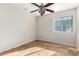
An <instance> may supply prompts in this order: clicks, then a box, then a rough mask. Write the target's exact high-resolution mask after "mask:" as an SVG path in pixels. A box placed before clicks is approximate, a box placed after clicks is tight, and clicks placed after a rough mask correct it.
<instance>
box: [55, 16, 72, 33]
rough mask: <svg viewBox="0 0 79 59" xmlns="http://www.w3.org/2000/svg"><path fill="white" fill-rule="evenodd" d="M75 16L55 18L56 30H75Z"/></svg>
mask: <svg viewBox="0 0 79 59" xmlns="http://www.w3.org/2000/svg"><path fill="white" fill-rule="evenodd" d="M72 23H73V16H64V17H58V18H55V20H54V31H56V32H73V24H72Z"/></svg>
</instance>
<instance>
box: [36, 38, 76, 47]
mask: <svg viewBox="0 0 79 59" xmlns="http://www.w3.org/2000/svg"><path fill="white" fill-rule="evenodd" d="M37 40H42V39H37ZM42 41H47V42H51V43H58V44H63V45H67V46H72V47H76V45H72V44H67V43H62V42H56V41H49V40H42Z"/></svg>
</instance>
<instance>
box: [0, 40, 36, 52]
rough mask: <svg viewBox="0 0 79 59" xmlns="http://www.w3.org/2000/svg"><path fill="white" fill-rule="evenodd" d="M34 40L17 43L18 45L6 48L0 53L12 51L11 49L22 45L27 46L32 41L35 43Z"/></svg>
mask: <svg viewBox="0 0 79 59" xmlns="http://www.w3.org/2000/svg"><path fill="white" fill-rule="evenodd" d="M35 40H36V39H32V40H30V41H27V42H26V41H25V42H22V43H19V44H13V46H12V47H10V48H7V49H5V50H3V51H0V53H2V52H4V51H8V50H10V49H13V48H16V47H18V46H21V45H24V44H28V43H30V42H32V41H35Z"/></svg>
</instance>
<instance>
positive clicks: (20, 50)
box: [0, 40, 77, 56]
mask: <svg viewBox="0 0 79 59" xmlns="http://www.w3.org/2000/svg"><path fill="white" fill-rule="evenodd" d="M76 55H77V50H76V48H75V47H74V46H68V45H63V44H58V43H50V42H47V41H40V40H36V41H33V42H30V43H28V44H24V45H22V46H19V47H16V48H13V49H10V50H8V51H5V52H2V53H0V56H76Z"/></svg>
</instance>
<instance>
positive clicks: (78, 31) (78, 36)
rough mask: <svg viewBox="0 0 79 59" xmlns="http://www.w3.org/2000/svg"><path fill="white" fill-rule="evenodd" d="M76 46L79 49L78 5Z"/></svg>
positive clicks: (78, 11) (78, 13) (78, 12)
mask: <svg viewBox="0 0 79 59" xmlns="http://www.w3.org/2000/svg"><path fill="white" fill-rule="evenodd" d="M76 42H77V48H78V51H79V6H78V8H77V41H76Z"/></svg>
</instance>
